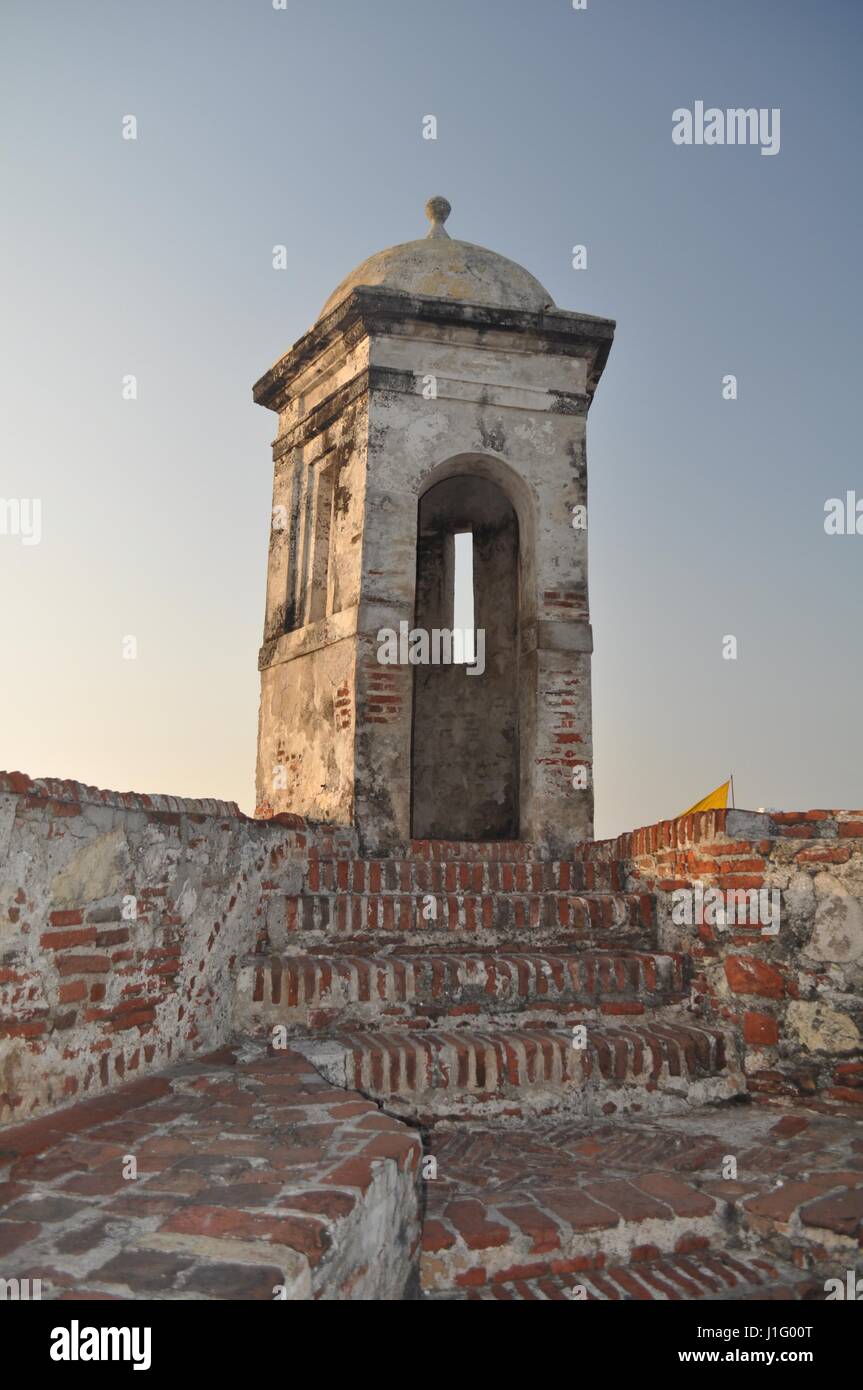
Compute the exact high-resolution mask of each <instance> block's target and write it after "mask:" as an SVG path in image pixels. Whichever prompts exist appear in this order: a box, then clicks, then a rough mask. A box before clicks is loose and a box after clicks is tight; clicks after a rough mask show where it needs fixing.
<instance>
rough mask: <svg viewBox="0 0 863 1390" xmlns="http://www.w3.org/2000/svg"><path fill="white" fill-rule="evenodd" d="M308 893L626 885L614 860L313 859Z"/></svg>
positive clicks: (577, 889)
mask: <svg viewBox="0 0 863 1390" xmlns="http://www.w3.org/2000/svg"><path fill="white" fill-rule="evenodd" d="M304 886H305V888H306V890H307V891H308V892H311V893H334V892H342V893H347V892H351V893H458V892H462V893H479V894H481V893H543V892H563V893H616V892H621V891H622V890H623V889H624V888H625V887H626V869H625V866H624V865H623V864H622V863H620V862H618V861H617V860H607V861H600V862H599V863H591V862H589V861H586V860H575V859H545V860H535V861H532V862H527V861H514V860H509V861H501V860H496V859H476V860H474V859H471V860H455V859H450V860H439V859H434V860H423V859H414V858H406V859H394V858H387V859H318V860H313V861H312V862H311V863H310V864H309V868H308V872H307V874H306V882H305V885H304Z"/></svg>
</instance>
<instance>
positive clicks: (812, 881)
mask: <svg viewBox="0 0 863 1390" xmlns="http://www.w3.org/2000/svg"><path fill="white" fill-rule="evenodd" d="M583 853H584V855H585V857H588V858H596V857H598V858H606V859H619V860H622V861H623V863H624V865H625V867H626V870H627V873H628V880H629V886H630V887H641V888H644V887H647V888H649V889H653V890H655V891H656V894H657V917H658V922H659V933H660V945H661V946H663V947H665V948H667V949H670V950H685V951H687V952H689V953H690V955H691V956H692V959H693V962H694V964H695V977H694V981H693V1001H692V1002H693V1008H694V1010H695V1012H696V1013H698V1014H700V1015H701V1016H702V1017H704V1018H705V1019H707V1020H709V1021H718V1022H721V1023H722V1024H723V1025H725V1026H729V1027H731V1028H732V1029H733V1030H734V1031H735V1033H736V1034H737V1038H738V1042H739V1046H740V1049H741V1055H742V1056H743V1058H744V1065H745V1070H746V1073H747V1077H748V1084H749V1087H750V1089H751V1090H753V1091H760V1092H766V1093H768V1094H778V1095H788V1096H796V1095H799V1094H800V1093H801V1092H802V1093H803V1094H809V1093H811V1092H814V1091H822V1092H825V1093H826V1094H827V1095H828V1096H829V1097H831V1098H833V1099H836V1100H842V1101H851V1102H855V1101H856V1102H858V1103H861V1104H863V811H830V810H815V811H803V812H798V811H790V812H783V813H773V814H758V813H755V812H749V811H734V810H728V811H709V812H702V813H700V814H698V815H694V816H686V817H684V818H683V819H681V820H679V821H665V822H663V823H661V824H659V825H655V826H650V827H648V828H646V829H644V830H637V831H633V832H632V833H631V834H627V835H622V836H620V837H619V838H618V839H616V840H606V841H602V842H597V843H595V844H594V845H591V846H585V847H583ZM698 883H700V884H703V885H704V887H705V889H707V888H714V887H719V888H721V889H723V890H735V891H756V890H757V891H760V890H762V889H764V890H766V891H768V892H772V891H773V890H776V891H777V892H778V893H779V895H780V896H779V908H780V916H779V930H778V932H777V933H776V934H775V935H773V934H771V933H770V932H767V931H765V930H764V925H763V924H760V925H759V924H758V923H756V924H755V925H754V926H749V925H741V924H740V923H739V922H738V923H737V924H735V925H734V926H731V925H727V926H725V927H723V926H720V925H716V924H710V923H709V922H705V923H704V924H702V925H693V926H687V925H685V924H680V923H679V922H676V921H675V920H674V903H675V899H674V893H675V891H676V890H679V889H685V888H692V887H693V885H695V884H698ZM769 901H770V900H768V903H767V906H768V908H769ZM679 915H680V914H679V913H678V916H679Z"/></svg>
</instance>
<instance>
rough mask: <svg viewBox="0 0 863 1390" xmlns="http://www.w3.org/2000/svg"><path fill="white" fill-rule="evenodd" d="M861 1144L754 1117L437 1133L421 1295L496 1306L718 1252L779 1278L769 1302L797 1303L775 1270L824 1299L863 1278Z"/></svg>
mask: <svg viewBox="0 0 863 1390" xmlns="http://www.w3.org/2000/svg"><path fill="white" fill-rule="evenodd" d="M698 1084H700V1083H698ZM741 1088H742V1079H741ZM695 1090H697V1086H696V1087H694V1088H693V1092H694V1091H695ZM611 1094H613V1092H611ZM692 1099H693V1100H695V1099H696V1097H695V1095H694V1094H693V1095H692ZM859 1142H860V1141H859V1139H858V1137H857V1133H856V1129H855V1128H854V1127H849V1125H848V1121H847V1118H843V1117H833V1116H827V1115H820V1114H819V1115H816V1114H814V1113H813V1112H811V1111H803V1110H798V1111H796V1112H795V1113H794V1114H789V1113H788V1112H787V1111H785V1110H784V1109H780V1108H778V1107H774V1106H771V1105H760V1104H757V1103H756V1104H754V1105H730V1106H728V1105H726V1106H722V1107H718V1108H717V1107H713V1106H702V1107H700V1108H697V1109H692V1110H689V1111H686V1110H683V1111H681V1112H679V1113H678V1114H675V1115H671V1114H659V1115H655V1114H654V1115H650V1114H640V1115H627V1116H621V1115H619V1114H616V1115H614V1116H613V1117H612V1116H603V1117H602V1118H596V1119H584V1118H581V1117H578V1116H572V1115H565V1114H557V1115H554V1116H551V1117H548V1118H545V1119H543V1118H533V1117H531V1119H530V1121H529V1122H527V1123H524V1124H508V1125H503V1124H501V1123H500V1122H483V1121H482V1120H480V1121H477V1122H476V1123H473V1124H463V1123H462V1124H438V1125H435V1126H434V1127H432V1128H431V1129H430V1131H429V1133H428V1136H427V1140H426V1163H427V1164H429V1163H430V1162H431V1160H433V1166H432V1167H431V1168H430V1169H428V1168H427V1170H426V1176H427V1179H428V1180H427V1183H426V1214H425V1223H424V1228H423V1249H422V1260H421V1275H422V1287H423V1289H424V1290H425V1291H426V1292H427V1293H431V1294H438V1293H439V1294H442V1295H443V1294H446V1293H449V1295H450V1296H453V1295H455V1296H457V1297H458V1296H460V1294H461V1293H463V1292H465V1291H467V1290H469V1289H476V1290H483V1289H485V1290H486V1292H485V1293H484V1294H481V1295H480V1296H482V1297H488V1296H491V1293H490V1292H489V1291H488V1288H487V1286H489V1285H493V1284H494V1285H496V1284H501V1283H502V1284H506V1285H512V1284H515V1283H516V1282H518V1281H530V1280H533V1279H541V1280H546V1279H549V1278H552V1277H556V1276H561V1275H565V1276H570V1275H572V1276H574V1278H573V1281H572V1282H587V1281H591V1283H592V1284H594V1285H596V1283H597V1277H598V1276H601V1277H602V1278H603V1279H607V1277H608V1274H607V1272H608V1271H609V1269H610V1268H611V1267H613V1266H620V1267H622V1268H624V1269H627V1268H628V1269H630V1270H632V1269H633V1264H634V1263H639V1262H641V1261H657V1260H662V1261H670V1260H677V1258H678V1257H683V1258H684V1259H685V1260H686V1261H687V1262H688V1261H694V1260H696V1259H697V1260H698V1261H701V1260H705V1261H707V1259H708V1252H711V1254H710V1259H713V1258H714V1255H713V1253H712V1252H718V1251H722V1252H725V1253H724V1254H723V1255H722V1258H723V1259H731V1258H733V1259H734V1260H736V1261H738V1263H743V1264H745V1265H746V1266H751V1265H752V1264H753V1261H755V1260H765V1261H767V1262H768V1265H769V1266H770V1267H769V1268H768V1269H767V1271H766V1283H765V1293H764V1294H763V1295H761V1296H762V1297H782V1296H789V1297H797V1296H798V1295H797V1294H796V1293H793V1294H788V1295H783V1294H780V1293H779V1292H777V1285H776V1283H775V1282H774V1280H775V1278H777V1277H778V1278H779V1279H780V1281H782V1280H784V1278H785V1275H784V1273H783V1270H782V1269H780V1267H779V1265H776V1261H779V1262H781V1264H782V1265H783V1266H791V1265H793V1266H794V1268H795V1269H796V1270H797V1271H804V1270H811V1271H812V1277H813V1278H816V1277H817V1281H818V1283H819V1285H820V1289H821V1296H822V1297H823V1296H824V1282H823V1281H824V1279H825V1278H826V1277H835V1276H839V1277H840V1278H844V1277H845V1271H846V1270H848V1269H854V1267H855V1263H856V1264H857V1265H858V1267H859V1269H860V1270H861V1271H863V1252H859V1253H858V1251H857V1249H856V1241H857V1238H858V1236H859V1232H860V1230H861V1229H863V1157H861V1153H860V1152H859V1150H858V1147H857V1146H858V1145H859ZM729 1156H733V1158H734V1162H735V1165H736V1166H735V1170H734V1173H733V1175H732V1174H730V1173H729V1172H728V1171H727V1168H726V1165H727V1163H728V1158H729ZM708 1264H709V1261H708ZM758 1267H759V1268H760V1266H758ZM683 1268H684V1269H685V1268H686V1267H685V1266H683ZM732 1272H733V1271H732ZM690 1277H691V1274H690ZM740 1278H741V1281H742V1280H743V1276H742V1275H741V1276H740ZM618 1282H619V1281H618ZM696 1282H698V1281H696ZM746 1287H747V1286H746V1284H745V1283H743V1288H744V1289H745V1288H746ZM720 1288H721V1281H720ZM597 1292H601V1290H599V1289H597ZM660 1292H661V1291H660V1290H657V1295H658V1294H659V1293H660ZM712 1293H713V1291H711V1292H710V1295H708V1293H705V1292H704V1291H702V1292H701V1293H699V1294H696V1292H691V1293H689V1292H688V1291H684V1292H683V1293H682V1295H681V1296H682V1297H687V1296H691V1297H696V1296H699V1297H707V1296H712ZM502 1296H504V1297H505V1296H506V1295H505V1294H504V1295H502ZM514 1296H517V1291H516V1293H515V1294H514ZM605 1296H606V1297H611V1296H613V1295H611V1294H605ZM633 1296H634V1295H633ZM668 1296H670V1295H668ZM716 1296H717V1297H719V1296H721V1297H729V1298H731V1297H736V1296H740V1297H748V1296H750V1295H749V1294H748V1293H746V1292H741V1293H739V1294H735V1292H734V1290H733V1289H729V1290H728V1291H727V1292H725V1293H720V1292H719V1290H717V1291H716ZM800 1296H803V1295H800Z"/></svg>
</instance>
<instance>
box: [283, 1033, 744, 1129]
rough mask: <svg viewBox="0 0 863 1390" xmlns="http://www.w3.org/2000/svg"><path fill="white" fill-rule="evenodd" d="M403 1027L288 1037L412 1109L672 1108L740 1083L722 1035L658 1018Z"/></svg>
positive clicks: (352, 1081) (443, 1112)
mask: <svg viewBox="0 0 863 1390" xmlns="http://www.w3.org/2000/svg"><path fill="white" fill-rule="evenodd" d="M585 1027H586V1034H585V1042H586V1045H585V1046H582V1047H576V1046H574V1045H573V1043H574V1038H573V1035H572V1033H571V1032H568V1031H564V1030H552V1029H539V1028H533V1029H531V1028H521V1029H516V1028H498V1029H494V1030H489V1031H474V1030H473V1029H468V1028H453V1029H449V1030H447V1031H444V1030H442V1029H429V1030H427V1031H420V1032H413V1031H410V1030H408V1029H394V1030H392V1031H388V1032H377V1031H375V1032H371V1031H369V1032H361V1031H347V1030H345V1031H341V1030H340V1031H339V1032H336V1033H333V1034H331V1035H329V1036H327V1037H315V1036H311V1037H300V1038H295V1039H292V1041H291V1045H292V1046H293V1047H295V1048H296V1050H297V1051H298V1052H301V1053H302V1054H303V1055H304V1056H305V1057H307V1058H308V1060H309V1061H311V1062H312V1063H313V1065H314V1066H316V1067H317V1068H318V1069H319V1071H320V1072H321V1073H322V1075H323V1076H325V1077H326V1078H327V1080H329V1081H331V1082H333V1084H335V1085H338V1086H344V1087H346V1088H347V1089H354V1090H358V1091H361V1092H362V1093H363V1094H364V1095H367V1096H371V1097H373V1098H375V1099H377V1100H380V1101H382V1102H384V1105H385V1108H386V1109H388V1110H390V1111H392V1112H393V1113H400V1114H405V1115H411V1116H413V1117H414V1118H416V1119H419V1120H421V1121H422V1120H424V1119H426V1118H428V1119H433V1118H435V1117H436V1118H440V1117H445V1116H449V1117H452V1118H464V1117H470V1116H484V1115H503V1116H506V1117H508V1118H512V1119H516V1118H519V1117H522V1116H528V1115H531V1114H534V1115H535V1114H551V1113H553V1112H554V1111H556V1110H567V1111H569V1112H571V1113H578V1114H597V1113H602V1114H607V1113H609V1112H610V1111H611V1110H616V1109H622V1110H625V1111H628V1110H633V1109H635V1110H641V1109H645V1108H648V1107H650V1108H653V1107H654V1106H659V1107H661V1108H669V1105H670V1108H674V1107H675V1106H677V1105H682V1106H685V1105H686V1104H687V1103H688V1104H692V1103H695V1102H696V1101H697V1100H701V1101H704V1100H711V1101H715V1100H720V1099H727V1098H729V1097H730V1096H732V1095H737V1094H740V1093H741V1092H742V1090H743V1089H744V1085H743V1081H742V1078H741V1077H740V1076H739V1074H738V1073H737V1070H736V1067H731V1068H730V1069H729V1068H728V1067H727V1061H728V1060H729V1057H730V1054H729V1051H728V1048H727V1045H726V1039H725V1035H724V1034H723V1033H722V1032H721V1031H720V1030H718V1029H715V1028H701V1027H696V1026H694V1025H691V1024H676V1023H664V1022H663V1023H659V1022H652V1023H650V1024H632V1025H626V1026H624V1025H611V1024H604V1023H603V1024H601V1025H596V1024H592V1023H589V1024H586V1025H585Z"/></svg>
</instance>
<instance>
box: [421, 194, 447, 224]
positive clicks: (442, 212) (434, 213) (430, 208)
mask: <svg viewBox="0 0 863 1390" xmlns="http://www.w3.org/2000/svg"><path fill="white" fill-rule="evenodd" d="M451 212H452V207H451V206H450V204H449V203H448V201H447V199H446V198H429V200H428V202H427V203H426V217H427V218H428V220H429V222H446V220H447V218H448V217H449V215H450V213H451Z"/></svg>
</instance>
